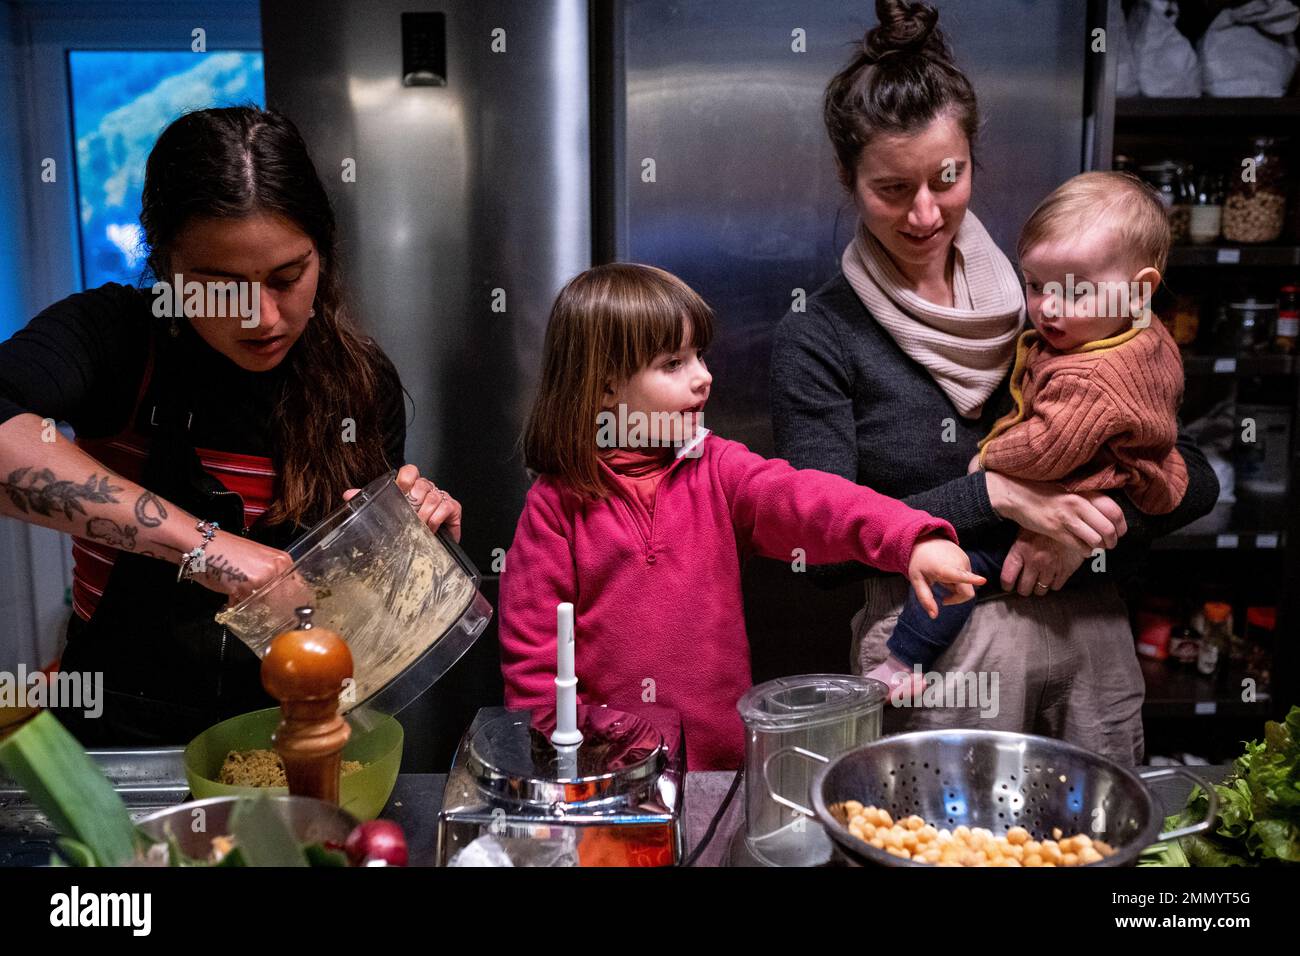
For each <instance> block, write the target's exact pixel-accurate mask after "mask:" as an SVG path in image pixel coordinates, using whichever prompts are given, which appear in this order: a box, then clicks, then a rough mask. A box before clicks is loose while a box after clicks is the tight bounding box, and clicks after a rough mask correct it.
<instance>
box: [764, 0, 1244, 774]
mask: <svg viewBox="0 0 1300 956" xmlns="http://www.w3.org/2000/svg"><path fill="white" fill-rule="evenodd" d="M876 9H877V13H878V15H879V18H880V24H879V26H877V27H876V28H874V29H873V30H871V31H870V32H869V33H868V34H867V36H866V38H865V40H864V42H863V44H862V49H861V50H860V52H859V53H858V54H857V55H856V56H855V57H854V59H853V60H852V61H851V62H850V63H849V64H848V65H847V66H846V67H845V68H844V70H842V71H841V72H840V73H839V74H838V75H837V76H835V77H834V79H832V80H831V82H830V84H829V86H828V87H827V90H826V96H825V122H826V127H827V131H828V133H829V135H830V138H831V142H832V145H833V147H834V150H835V156H836V164H837V167H838V173H839V176H840V180H841V182H842V183H843V185H844V187H845V188H846V190H847V191H848V192H849V193H850V194H851V196H852V198H853V202H854V205H855V207H856V210H857V213H858V217H859V220H860V227H859V229H858V231H857V234H856V235H855V237H854V239H853V241H852V242H851V243H850V244H849V245H848V247H847V248H846V249H845V251H844V255H843V258H842V262H841V264H842V270H841V272H840V273H839V274H838V275H836V276H835V278H834V279H832V280H831V281H830V282H829V283H827V284H826V285H825V286H823V287H822V288H821V289H819V290H818V291H817V292H816V293H815V294H814V295H812V296H810V297H809V299H808V302H807V310H806V312H802V313H794V312H791V313H790V314H788V315H787V316H786V317H785V319H784V320H783V321H782V323H781V325H780V327H779V329H778V332H777V336H776V342H775V346H774V352H773V358H772V403H773V419H774V427H775V433H776V442H777V452H778V454H779V455H780V456H781V457H783V458H786V459H788V460H789V461H790V462H791V463H792V464H793V465H795V466H796V467H798V468H816V469H820V470H823V471H828V472H831V473H833V474H838V475H841V476H843V477H845V478H848V479H850V480H853V481H856V482H858V483H860V484H864V485H869V486H870V487H872V488H874V489H876V490H877V491H880V492H882V493H884V494H887V495H892V496H894V497H897V498H901V499H903V500H904V501H905V502H906V503H907V504H909V505H912V506H913V507H916V508H920V509H923V510H925V511H928V512H930V513H931V514H934V515H936V516H938V517H940V518H943V519H945V520H947V521H949V522H950V523H951V524H952V526H953V527H954V528H955V529H956V531H957V533H958V534H959V535H960V540H961V543H962V546H963V548H965V549H966V550H967V551H968V553H971V554H972V559H973V561H974V560H975V559H976V557H977V555H978V554H983V555H984V556H985V557H986V558H987V560H988V562H989V563H988V567H990V568H991V571H989V570H985V571H983V572H981V571H980V568H979V567H976V568H975V569H976V571H977V572H978V573H984V574H986V576H988V577H989V578H990V581H993V582H996V581H997V580H998V578H1000V581H1001V585H1002V588H1001V589H998V588H997V587H996V585H993V586H990V587H989V588H987V589H986V591H991V592H992V593H981V596H980V599H978V600H977V601H976V602H975V603H974V604H970V603H968V604H966V605H964V606H962V605H954V606H952V607H949V608H945V610H944V613H943V614H942V615H941V617H940V620H939V621H938V622H928V623H930V624H937V625H939V626H938V628H937V631H938V632H939V633H934V634H927V633H924V632H925V631H926V626H924V625H925V624H926V623H927V622H926V621H922V620H920V618H916V619H915V621H916V623H917V627H916V628H912V627H911V626H910V625H909V621H910V620H913V617H912V616H910V614H909V609H908V608H907V607H906V606H905V598H906V596H907V594H906V591H907V584H906V582H905V581H903V580H900V579H898V578H891V577H886V576H879V575H877V576H868V577H867V578H866V603H865V606H864V607H863V608H862V610H861V611H860V612H859V613H858V614H857V615H856V616H855V618H854V620H853V625H852V627H853V653H852V658H853V665H854V668H855V670H858V671H860V672H863V673H869V674H872V675H873V676H877V677H884V678H888V677H889V676H890V675H895V676H897V680H895V681H893V683H894V684H895V685H896V686H897V685H898V684H899V683H901V682H903V677H902V676H901V674H899V672H900V671H902V670H908V671H911V670H912V669H913V667H921V668H922V669H923V670H925V671H927V672H928V671H931V670H933V671H938V672H940V673H944V674H953V673H959V674H963V675H970V674H974V675H983V678H982V679H983V680H984V682H985V686H986V687H988V688H990V689H995V699H994V700H992V701H990V700H988V699H979V700H976V699H971V700H966V701H965V702H964V706H944V707H924V706H914V707H898V708H889V709H888V711H887V717H886V729H887V730H889V731H891V732H893V731H900V730H913V729H930V728H941V727H979V728H986V729H1002V730H1015V731H1022V732H1030V733H1040V734H1045V735H1049V736H1054V737H1059V738H1063V739H1065V740H1067V741H1070V742H1072V743H1076V744H1079V745H1081V746H1084V747H1086V748H1088V749H1090V750H1093V751H1096V752H1097V753H1100V754H1103V755H1105V756H1107V757H1110V758H1112V759H1114V760H1117V761H1119V762H1121V763H1123V764H1136V763H1138V762H1140V761H1141V758H1142V756H1143V733H1142V721H1141V708H1142V699H1143V679H1142V674H1141V671H1140V669H1139V667H1138V663H1137V659H1136V656H1135V654H1134V650H1133V637H1132V632H1131V630H1130V627H1129V620H1128V612H1127V609H1126V607H1125V605H1124V602H1123V601H1122V600H1121V598H1120V595H1119V592H1118V589H1117V586H1116V583H1115V573H1116V568H1117V565H1118V564H1119V563H1120V560H1119V559H1120V558H1121V557H1122V554H1123V552H1124V551H1131V550H1132V549H1133V548H1134V546H1138V547H1140V546H1141V544H1142V543H1143V542H1145V541H1149V540H1151V539H1152V538H1155V537H1158V536H1160V535H1162V534H1166V533H1168V532H1169V531H1172V530H1174V529H1176V528H1178V527H1181V526H1182V525H1184V524H1187V523H1188V522H1190V521H1192V520H1194V519H1195V518H1197V517H1199V516H1200V515H1202V514H1204V513H1205V512H1207V511H1208V510H1209V509H1210V508H1211V507H1212V506H1213V504H1214V502H1215V500H1216V498H1217V496H1218V483H1217V480H1216V479H1215V477H1214V474H1213V471H1212V470H1211V469H1210V467H1209V466H1208V464H1207V463H1206V461H1205V458H1204V456H1202V455H1201V453H1200V452H1199V451H1198V450H1197V449H1196V446H1195V444H1194V443H1193V442H1192V441H1191V440H1190V439H1188V438H1186V437H1184V436H1181V435H1178V433H1177V423H1176V420H1175V413H1176V410H1177V404H1178V401H1179V400H1180V398H1181V389H1182V373H1181V365H1180V364H1179V361H1178V352H1177V349H1176V347H1175V346H1174V345H1173V343H1172V341H1166V340H1168V338H1169V337H1168V334H1167V333H1166V332H1165V331H1164V329H1163V327H1162V326H1161V323H1160V322H1159V321H1150V319H1149V313H1147V312H1146V311H1145V308H1146V306H1147V305H1148V304H1149V296H1147V297H1144V298H1140V299H1139V300H1138V301H1133V302H1129V301H1127V300H1125V303H1124V304H1125V306H1126V308H1131V309H1132V316H1129V315H1127V314H1126V315H1125V316H1107V315H1102V314H1100V312H1104V311H1105V310H1098V309H1096V308H1095V306H1096V304H1097V303H1096V302H1092V301H1084V300H1083V297H1081V298H1079V299H1076V300H1075V301H1073V302H1070V303H1062V302H1061V300H1060V296H1059V295H1052V294H1045V293H1044V289H1045V288H1046V289H1047V290H1048V292H1051V291H1052V290H1053V289H1054V288H1055V287H1054V286H1053V285H1052V283H1063V282H1064V281H1065V277H1066V275H1067V274H1071V273H1072V274H1073V276H1074V280H1075V281H1076V282H1078V281H1079V280H1080V279H1081V278H1085V277H1086V278H1088V279H1090V280H1091V281H1092V282H1093V283H1096V282H1098V281H1099V280H1101V279H1106V280H1108V281H1109V280H1112V279H1113V280H1114V281H1122V282H1130V281H1132V282H1134V285H1133V288H1135V289H1140V288H1143V286H1142V283H1149V286H1148V287H1149V288H1154V287H1155V286H1156V285H1158V283H1159V279H1160V271H1161V270H1162V269H1163V267H1164V256H1165V254H1166V253H1167V250H1168V243H1169V239H1168V229H1167V226H1166V225H1165V224H1164V222H1163V219H1162V218H1160V217H1159V215H1158V214H1159V210H1158V208H1157V209H1156V210H1155V212H1156V218H1153V216H1152V212H1151V210H1152V206H1151V205H1150V202H1151V200H1150V197H1149V196H1147V195H1145V194H1144V193H1143V192H1142V189H1141V187H1140V186H1139V185H1137V184H1136V182H1135V181H1134V182H1129V181H1127V180H1123V179H1118V178H1116V179H1111V178H1109V177H1110V176H1111V174H1091V177H1093V178H1089V177H1088V176H1085V177H1081V178H1080V180H1081V181H1080V182H1076V181H1071V183H1070V184H1067V187H1065V188H1063V189H1062V190H1058V192H1057V193H1054V194H1053V196H1052V197H1050V199H1049V200H1048V201H1047V202H1046V203H1044V206H1043V207H1040V210H1038V211H1036V212H1035V215H1034V217H1033V218H1032V219H1031V223H1030V225H1031V226H1032V227H1033V228H1032V229H1027V231H1026V235H1025V236H1024V237H1022V242H1021V249H1020V250H1019V254H1020V259H1021V265H1022V267H1024V268H1025V269H1026V272H1027V273H1028V272H1029V271H1030V269H1029V267H1030V266H1031V265H1032V271H1033V272H1034V275H1028V274H1027V275H1026V281H1027V282H1028V283H1029V285H1028V289H1029V298H1030V301H1029V311H1028V315H1027V313H1026V299H1025V288H1026V287H1025V286H1022V284H1021V281H1020V279H1019V277H1018V276H1017V275H1016V271H1015V269H1014V268H1013V266H1012V265H1011V262H1010V261H1009V260H1008V259H1007V257H1006V256H1005V255H1004V254H1003V253H1002V251H1001V250H999V249H998V248H997V247H996V245H995V244H994V243H993V241H992V240H991V238H990V237H989V234H988V233H987V232H986V231H985V229H984V227H983V226H982V225H981V224H980V222H979V220H978V219H977V218H976V217H975V215H974V214H973V213H971V212H970V211H969V210H968V204H969V202H970V198H971V190H972V182H973V172H974V170H973V156H972V146H973V144H974V143H975V142H976V134H977V131H978V128H979V117H978V109H977V103H976V98H975V94H974V91H973V89H972V87H971V84H970V82H969V81H968V80H967V78H966V77H965V76H964V75H963V74H962V73H961V71H960V70H959V69H957V67H956V66H955V65H954V64H953V62H952V59H951V55H950V52H949V50H948V47H947V45H946V43H945V41H944V39H943V37H942V35H941V34H940V32H939V31H938V30H937V29H936V21H937V17H938V15H937V13H936V12H935V11H934V10H933V9H932V8H930V7H929V6H927V5H925V4H921V3H903V2H899V0H878V2H877V4H876ZM1098 176H1103V177H1105V178H1103V179H1100V180H1099V179H1097V178H1096V177H1098ZM1031 232H1032V233H1033V234H1032V235H1031ZM1027 239H1029V240H1032V242H1031V243H1030V244H1029V245H1027V244H1026V241H1025V240H1027ZM1135 317H1136V319H1137V321H1135V320H1134V318H1135ZM1143 317H1145V320H1144V318H1143ZM1027 318H1028V320H1029V322H1030V323H1031V325H1032V330H1031V331H1030V334H1028V335H1025V336H1023V337H1022V331H1025V330H1026V329H1027V328H1030V327H1029V326H1027V325H1026V319H1027ZM990 433H994V434H993V436H992V438H991V439H990V440H988V441H984V439H986V436H990ZM1121 541H1122V542H1123V545H1122V546H1121V547H1120V553H1119V554H1117V555H1115V556H1114V558H1115V560H1112V561H1109V562H1105V561H1104V559H1102V560H1099V559H1098V555H1099V553H1100V552H1099V550H1098V549H1105V550H1106V551H1110V549H1113V548H1116V547H1117V545H1120V543H1121ZM1106 557H1107V558H1109V557H1112V556H1110V555H1107V556H1106ZM999 566H1000V571H999ZM1103 569H1104V570H1103ZM864 572H865V569H862V570H859V571H858V574H859V575H861V574H862V573H864ZM837 573H843V572H842V569H841V570H840V571H839V572H837ZM949 614H958V615H961V618H960V619H959V620H956V621H954V620H951V619H950V620H948V621H947V622H946V625H947V630H948V633H947V634H946V635H944V634H943V633H942V632H943V631H944V627H943V625H944V624H945V622H944V618H945V617H946V616H947V615H949ZM900 616H901V617H902V619H903V620H902V623H901V624H900ZM993 675H996V683H993V681H992V680H990V679H989V678H991V677H993ZM972 686H973V685H972ZM917 699H918V701H919V698H917ZM949 703H951V701H949Z"/></svg>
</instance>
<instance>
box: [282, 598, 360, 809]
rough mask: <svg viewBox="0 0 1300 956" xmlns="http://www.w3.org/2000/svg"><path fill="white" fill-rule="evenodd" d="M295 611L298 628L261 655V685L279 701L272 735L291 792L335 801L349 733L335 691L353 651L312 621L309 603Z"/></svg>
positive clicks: (348, 672) (345, 676)
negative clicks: (262, 656) (276, 724)
mask: <svg viewBox="0 0 1300 956" xmlns="http://www.w3.org/2000/svg"><path fill="white" fill-rule="evenodd" d="M297 614H298V625H299V626H298V629H297V630H294V631H284V632H283V633H281V634H278V635H276V638H275V640H273V641H272V642H271V646H270V648H269V649H268V650H267V652H266V656H265V657H264V658H262V686H263V687H265V688H266V691H267V693H268V694H270V695H271V696H272V697H275V698H276V699H277V700H279V701H280V725H279V726H278V727H277V728H276V730H275V735H274V736H273V737H272V738H271V740H272V742H273V744H274V746H275V752H276V753H278V754H279V755H280V759H281V760H283V761H284V771H285V776H286V777H288V780H289V793H291V794H293V795H294V796H298V797H315V798H316V799H318V800H327V801H329V802H330V803H334V804H337V803H338V802H339V772H340V769H341V767H342V762H343V746H344V745H345V744H346V743H347V742H348V737H349V736H351V734H352V729H351V728H350V727H349V726H348V724H347V721H345V720H344V719H343V718H342V717H341V716H340V715H339V692H340V691H341V689H342V687H343V682H344V681H345V680H347V679H348V678H349V677H351V676H352V652H351V651H350V650H348V645H347V642H346V641H344V640H343V638H342V637H340V636H339V635H338V634H336V633H335V632H334V631H331V630H328V629H327V628H323V627H313V626H312V621H311V616H312V609H311V608H309V607H300V608H298V610H297Z"/></svg>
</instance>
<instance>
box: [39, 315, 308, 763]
mask: <svg viewBox="0 0 1300 956" xmlns="http://www.w3.org/2000/svg"><path fill="white" fill-rule="evenodd" d="M155 342H156V345H155V349H156V357H157V360H156V362H155V363H154V373H153V375H152V378H151V381H150V382H149V384H148V386H147V390H146V392H145V396H144V400H143V402H142V403H141V408H142V409H143V410H144V411H145V412H147V415H140V416H138V417H139V419H140V422H139V423H137V425H136V428H137V431H139V432H140V433H141V434H142V435H145V436H146V437H147V438H148V445H149V454H148V458H147V460H146V463H145V467H144V473H143V475H142V477H141V480H140V482H139V483H140V484H141V485H142V486H143V487H145V488H148V489H149V490H150V491H152V492H154V493H155V494H157V495H159V496H160V497H162V498H163V499H164V500H166V501H169V502H171V503H173V504H176V505H178V506H179V507H181V508H183V509H185V510H186V511H187V512H189V513H190V514H192V515H195V516H196V517H198V518H202V519H204V520H206V521H215V522H217V523H219V524H220V526H221V529H222V530H223V531H229V532H232V533H236V534H244V535H245V536H246V537H251V538H253V539H254V540H258V541H259V542H260V543H263V544H267V545H270V546H272V547H277V548H284V547H286V546H287V545H288V544H289V542H290V540H292V538H293V537H295V536H296V533H297V531H298V530H299V529H297V528H293V527H288V528H285V527H281V528H270V529H264V530H260V531H257V532H254V533H253V534H252V535H249V534H247V533H246V532H244V530H243V528H244V501H243V498H242V497H241V496H240V495H239V494H237V493H236V492H233V491H228V490H227V489H226V488H225V486H224V485H222V484H221V482H220V481H218V480H217V479H216V478H215V477H213V476H212V475H210V474H209V473H208V472H206V471H205V470H204V469H203V466H202V464H201V463H200V461H199V456H198V453H197V452H196V451H195V450H194V443H193V441H192V440H191V438H190V425H191V424H192V421H193V415H192V401H191V396H190V393H189V389H192V388H194V387H202V378H201V376H196V375H195V374H194V373H195V366H194V364H193V363H192V362H190V361H187V360H186V356H185V355H183V354H182V347H181V344H180V342H179V341H178V340H177V339H175V338H174V337H172V336H169V335H165V334H164V335H159V336H157V338H156V340H155ZM193 538H194V541H193V544H194V545H198V544H200V543H201V541H202V536H201V535H200V534H199V532H197V531H195V533H194V535H193ZM177 570H178V568H177V565H175V564H171V563H169V562H166V561H161V560H158V559H156V558H149V557H144V556H142V555H138V554H132V553H130V552H127V551H120V552H118V557H117V561H116V562H115V563H114V565H113V570H112V572H111V574H110V576H109V580H108V585H107V587H105V589H104V594H103V596H102V597H101V598H100V601H99V604H98V606H97V607H96V609H95V612H94V614H92V615H91V619H90V620H89V621H83V620H82V619H81V618H80V617H78V616H77V615H75V614H74V615H73V616H72V620H71V621H70V622H69V624H68V642H67V647H66V649H65V651H64V653H63V657H62V661H61V663H60V670H61V671H65V672H83V673H84V672H91V673H96V672H98V673H102V674H103V713H102V714H101V715H100V716H99V717H97V718H88V717H86V716H85V715H84V708H82V709H76V710H72V709H69V708H60V709H58V710H57V711H56V714H57V716H58V717H59V719H60V720H62V721H63V722H64V724H65V725H66V726H68V728H69V730H71V731H72V732H73V733H74V734H75V735H76V736H77V737H78V739H79V740H80V741H81V742H82V744H83V745H85V746H87V747H120V746H130V747H150V746H166V745H175V744H184V743H187V742H188V741H189V740H190V739H191V738H193V737H194V736H195V735H197V734H198V733H200V732H201V731H203V730H204V729H206V728H207V727H210V726H211V725H212V724H214V723H217V722H218V721H221V720H224V719H225V718H227V717H232V716H235V715H236V714H241V713H245V712H247V711H250V710H257V709H259V708H262V707H271V706H274V705H275V704H276V701H275V700H274V699H273V698H271V697H270V695H268V694H267V693H266V692H265V691H264V690H263V689H262V685H261V677H260V663H261V662H260V661H259V659H258V658H257V656H256V655H255V654H254V653H253V652H252V651H251V650H249V648H248V647H247V645H245V644H244V643H243V642H242V641H240V640H239V638H238V637H236V636H235V635H234V634H232V633H231V632H230V631H229V630H228V629H227V628H225V627H222V626H221V625H219V624H217V623H216V621H215V620H214V615H216V613H217V612H218V611H220V610H221V609H222V608H223V607H224V606H225V604H226V601H227V598H226V596H225V595H223V594H218V593H217V592H215V591H211V590H209V589H207V588H205V587H203V586H202V585H201V584H197V583H195V582H193V581H183V582H179V583H178V582H177V580H176V574H177Z"/></svg>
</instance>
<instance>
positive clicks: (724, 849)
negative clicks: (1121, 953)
mask: <svg viewBox="0 0 1300 956" xmlns="http://www.w3.org/2000/svg"><path fill="white" fill-rule="evenodd" d="M161 753H165V752H160V756H161ZM175 753H177V754H179V751H176V752H175ZM1142 769H1147V768H1142ZM1192 769H1193V771H1195V772H1197V773H1200V774H1201V775H1202V776H1204V777H1205V778H1206V779H1207V780H1209V781H1210V782H1213V783H1217V782H1219V781H1221V780H1223V778H1224V777H1226V776H1227V775H1228V773H1229V772H1230V771H1231V769H1232V767H1231V765H1229V764H1224V765H1221V766H1213V767H1194V768H1192ZM136 776H137V778H142V777H144V776H146V775H145V774H144V773H143V772H142V771H140V770H139V768H137V771H136ZM734 778H735V774H734V773H733V772H730V771H721V772H700V773H690V774H687V777H686V839H687V853H688V854H689V853H690V852H692V851H693V850H694V849H695V848H696V847H697V846H699V844H700V842H701V840H703V839H704V837H705V834H706V833H707V831H708V828H709V824H710V823H711V821H712V820H713V817H714V814H715V813H716V812H717V811H718V809H719V807H721V806H722V803H723V801H724V800H725V799H726V795H727V791H728V789H729V788H730V786H731V783H732V780H733V779H734ZM137 782H138V783H139V784H140V785H137V786H135V787H133V788H131V789H132V790H133V791H134V794H133V795H132V796H131V799H129V800H128V803H129V805H130V806H131V808H132V811H133V812H134V813H137V814H143V813H147V812H150V811H151V810H154V809H160V808H162V807H164V806H171V805H173V804H175V803H177V802H179V801H180V800H181V799H182V798H183V797H184V785H183V783H182V784H181V785H180V790H179V792H177V791H175V790H174V789H171V788H169V787H168V786H166V785H165V781H164V782H163V785H160V783H159V781H154V783H153V784H152V785H149V786H144V785H143V784H144V782H145V781H143V780H138V781H137ZM446 783H447V775H446V774H440V773H408V774H402V775H401V776H400V777H398V779H397V785H396V786H395V787H394V788H393V794H392V796H391V797H390V798H389V801H388V804H387V806H385V807H384V811H383V813H382V814H381V815H382V816H383V817H384V818H385V819H389V820H393V821H395V822H396V823H398V824H400V825H401V827H402V829H403V830H404V831H405V833H406V840H407V845H408V847H409V850H410V859H411V865H412V866H431V865H432V864H433V860H434V850H435V846H436V842H437V816H438V810H439V808H440V807H441V806H442V792H443V788H444V787H445V786H446ZM1150 787H1151V790H1152V791H1153V792H1154V793H1155V795H1156V796H1157V798H1158V799H1159V800H1160V801H1161V803H1162V804H1163V805H1164V812H1165V813H1166V814H1169V813H1173V812H1175V811H1176V810H1179V809H1181V808H1182V806H1183V804H1184V803H1185V802H1186V800H1187V795H1188V794H1189V793H1190V792H1191V784H1190V783H1189V782H1188V781H1186V780H1184V779H1183V778H1181V777H1171V778H1169V779H1165V780H1156V781H1152V782H1151V784H1150ZM744 795H745V792H744V783H743V781H742V783H741V785H740V787H739V788H738V789H737V791H736V796H735V798H734V799H733V800H732V801H731V803H730V804H729V805H728V807H727V809H726V812H725V813H724V814H723V816H722V817H721V819H720V820H719V821H718V825H717V828H716V830H715V832H714V835H713V837H712V839H710V840H709V842H708V845H707V846H706V847H705V849H704V850H703V852H702V853H700V855H699V858H698V859H697V860H696V861H695V864H694V865H696V866H755V865H757V864H756V862H755V861H754V860H753V858H752V857H750V856H749V854H748V853H747V852H746V850H745V841H744V825H745V810H744ZM18 796H19V795H18V794H17V793H5V792H4V791H3V788H0V866H24V865H26V866H37V865H42V864H44V863H46V862H47V861H48V860H49V858H50V853H51V852H52V850H53V839H52V834H51V833H50V831H49V829H48V827H46V826H44V825H43V823H42V822H38V821H36V820H35V819H32V818H31V816H30V814H26V815H25V814H22V813H19V814H15V813H13V809H14V807H13V805H12V804H13V802H14V801H15V798H17V797H18ZM6 808H8V809H9V810H10V812H9V813H8V814H6V813H5V812H4V811H5V810H6Z"/></svg>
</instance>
